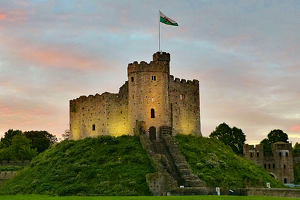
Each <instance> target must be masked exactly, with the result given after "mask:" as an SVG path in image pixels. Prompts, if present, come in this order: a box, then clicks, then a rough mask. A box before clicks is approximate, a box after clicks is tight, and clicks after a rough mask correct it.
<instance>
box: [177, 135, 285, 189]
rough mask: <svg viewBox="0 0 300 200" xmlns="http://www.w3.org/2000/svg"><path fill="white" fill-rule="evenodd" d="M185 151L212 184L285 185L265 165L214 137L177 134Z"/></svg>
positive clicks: (197, 173) (192, 166)
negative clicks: (248, 157) (241, 155)
mask: <svg viewBox="0 0 300 200" xmlns="http://www.w3.org/2000/svg"><path fill="white" fill-rule="evenodd" d="M176 139H177V141H178V142H179V146H180V149H181V152H182V153H183V155H184V156H185V157H186V160H187V162H188V164H189V165H190V166H191V168H192V170H193V173H194V174H196V175H198V176H199V178H200V179H201V180H203V181H205V182H206V185H207V186H208V187H226V188H229V187H231V188H232V187H237V188H238V187H243V185H244V186H245V187H266V183H267V182H268V183H270V184H271V187H283V185H282V183H280V182H279V181H278V180H276V179H274V178H272V177H271V176H270V175H269V174H268V173H267V172H266V171H265V170H264V169H263V168H261V167H258V166H257V165H255V164H254V163H253V162H251V161H249V160H247V159H245V158H242V157H240V156H237V155H236V154H235V153H234V152H233V151H232V150H231V148H230V147H229V146H226V145H224V144H223V143H222V142H221V141H220V140H217V139H213V138H205V137H197V136H191V135H177V136H176Z"/></svg>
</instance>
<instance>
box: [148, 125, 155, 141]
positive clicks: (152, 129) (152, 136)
mask: <svg viewBox="0 0 300 200" xmlns="http://www.w3.org/2000/svg"><path fill="white" fill-rule="evenodd" d="M149 139H150V140H156V128H155V127H154V126H151V127H150V128H149Z"/></svg>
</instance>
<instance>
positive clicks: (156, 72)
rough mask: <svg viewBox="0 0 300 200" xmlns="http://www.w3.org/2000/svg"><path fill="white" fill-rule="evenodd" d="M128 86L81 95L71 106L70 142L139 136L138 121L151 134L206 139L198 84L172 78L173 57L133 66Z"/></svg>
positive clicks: (161, 54)
mask: <svg viewBox="0 0 300 200" xmlns="http://www.w3.org/2000/svg"><path fill="white" fill-rule="evenodd" d="M127 72H128V81H126V83H125V84H124V85H123V86H122V87H121V88H120V90H119V93H117V94H111V93H108V92H106V93H103V94H101V95H99V94H96V95H95V96H92V95H90V96H88V97H86V96H81V97H79V98H77V99H74V100H71V101H70V130H71V131H70V138H71V139H74V140H78V139H82V138H85V137H96V136H99V135H112V136H119V135H134V128H135V126H136V121H143V122H144V124H145V128H146V130H149V129H150V127H151V130H153V128H155V130H156V132H155V133H156V138H157V139H159V137H160V135H159V133H160V127H162V126H167V127H172V134H173V135H176V134H177V133H182V134H196V135H201V131H200V130H201V129H200V107H199V81H197V80H193V81H190V80H188V81H186V80H184V79H182V80H180V79H178V78H175V79H174V77H173V76H172V75H170V54H168V53H165V52H157V53H155V54H154V55H153V61H151V62H150V63H146V62H144V61H142V62H140V63H138V62H136V61H135V62H134V63H130V64H128V68H127Z"/></svg>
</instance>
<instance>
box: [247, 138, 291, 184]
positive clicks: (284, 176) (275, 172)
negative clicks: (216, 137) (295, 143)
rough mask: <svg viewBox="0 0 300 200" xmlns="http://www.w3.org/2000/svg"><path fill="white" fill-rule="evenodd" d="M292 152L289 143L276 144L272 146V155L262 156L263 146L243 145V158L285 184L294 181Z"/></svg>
mask: <svg viewBox="0 0 300 200" xmlns="http://www.w3.org/2000/svg"><path fill="white" fill-rule="evenodd" d="M292 150H293V148H292V144H291V143H285V142H276V143H274V144H272V155H264V149H263V144H258V145H256V146H254V145H248V144H245V145H244V156H245V158H248V159H249V160H252V161H253V162H255V163H256V164H257V165H259V166H261V167H263V168H264V169H265V170H266V171H268V172H269V174H270V175H271V176H273V177H274V178H276V179H278V180H280V181H281V182H283V183H285V184H286V183H291V182H293V181H294V169H293V153H292Z"/></svg>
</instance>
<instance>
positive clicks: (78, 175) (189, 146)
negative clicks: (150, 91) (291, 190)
mask: <svg viewBox="0 0 300 200" xmlns="http://www.w3.org/2000/svg"><path fill="white" fill-rule="evenodd" d="M176 139H177V141H178V142H179V145H180V148H181V151H182V153H183V154H184V155H185V156H186V158H187V162H188V163H189V165H190V166H191V168H192V170H193V173H194V174H196V175H198V176H199V177H200V179H201V180H203V181H205V182H206V185H207V186H208V187H216V186H220V187H229V186H231V187H242V183H241V181H239V180H245V183H246V185H245V186H249V187H250V186H251V187H253V186H254V187H261V186H265V185H266V182H270V183H271V186H272V187H282V184H281V183H279V182H278V181H276V180H275V179H273V178H272V177H271V176H269V174H268V173H266V172H265V171H264V170H263V169H261V168H260V167H258V166H256V165H255V164H253V163H252V162H250V161H248V160H246V159H244V158H241V157H239V156H236V155H235V154H234V153H233V151H232V150H231V148H230V147H227V146H225V145H224V144H223V143H222V142H220V141H219V140H216V139H210V138H204V137H195V136H190V135H188V136H185V135H177V136H176ZM154 171H155V170H154V169H153V167H152V165H151V161H150V159H149V157H148V155H147V154H146V152H145V151H144V149H143V148H142V146H141V144H140V142H139V138H138V137H131V136H121V137H117V138H115V137H110V136H100V137H98V138H86V139H83V140H78V141H63V142H61V143H59V144H56V145H54V146H52V147H51V148H50V149H48V150H46V151H45V152H43V153H41V154H39V155H38V156H37V157H36V158H35V159H33V161H32V162H31V163H30V164H29V165H28V166H27V167H25V168H24V169H23V170H21V171H20V172H19V173H18V175H17V176H16V177H14V178H13V179H11V180H8V181H7V182H6V183H5V184H4V185H2V186H1V187H0V194H32V193H33V194H49V195H151V192H149V190H148V185H147V183H146V180H145V177H146V174H149V173H153V172H154Z"/></svg>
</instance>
